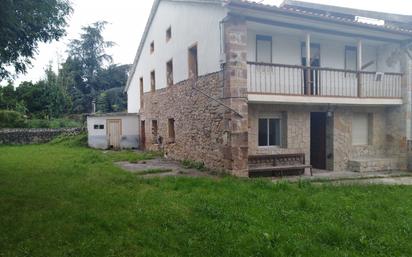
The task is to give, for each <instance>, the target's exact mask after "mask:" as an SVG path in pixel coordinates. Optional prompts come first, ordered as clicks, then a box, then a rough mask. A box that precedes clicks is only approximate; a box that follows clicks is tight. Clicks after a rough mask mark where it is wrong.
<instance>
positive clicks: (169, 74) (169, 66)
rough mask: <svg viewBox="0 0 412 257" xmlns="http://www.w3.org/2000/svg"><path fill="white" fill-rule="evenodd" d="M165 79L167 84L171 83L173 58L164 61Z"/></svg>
mask: <svg viewBox="0 0 412 257" xmlns="http://www.w3.org/2000/svg"><path fill="white" fill-rule="evenodd" d="M166 81H167V85H168V86H172V85H173V60H170V61H168V62H167V63H166Z"/></svg>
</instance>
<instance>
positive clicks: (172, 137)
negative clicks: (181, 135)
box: [167, 118, 176, 143]
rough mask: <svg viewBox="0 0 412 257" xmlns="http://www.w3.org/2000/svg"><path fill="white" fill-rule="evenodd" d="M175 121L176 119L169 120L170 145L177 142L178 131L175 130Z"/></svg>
mask: <svg viewBox="0 0 412 257" xmlns="http://www.w3.org/2000/svg"><path fill="white" fill-rule="evenodd" d="M175 123H176V121H175V119H174V118H169V119H168V120H167V130H168V131H167V132H168V137H169V141H170V143H174V142H175V138H176V130H175Z"/></svg>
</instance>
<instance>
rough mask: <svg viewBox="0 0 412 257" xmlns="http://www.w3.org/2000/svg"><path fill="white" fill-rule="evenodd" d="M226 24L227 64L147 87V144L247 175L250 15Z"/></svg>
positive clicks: (174, 155) (144, 116)
mask: <svg viewBox="0 0 412 257" xmlns="http://www.w3.org/2000/svg"><path fill="white" fill-rule="evenodd" d="M224 30H225V37H224V42H225V44H224V47H225V53H226V62H225V64H224V68H223V70H222V71H220V72H217V73H213V74H209V75H205V76H202V77H199V78H197V79H189V80H187V81H183V82H180V83H178V84H176V85H173V86H170V87H168V88H165V89H160V90H157V91H155V92H149V93H145V94H144V95H143V97H142V98H143V99H142V101H143V102H142V103H143V105H142V106H143V108H141V111H140V114H141V120H142V121H144V124H145V142H146V143H145V145H146V149H151V150H157V149H159V148H160V149H162V150H164V151H165V154H166V155H167V156H168V157H170V158H173V159H177V160H183V159H192V160H196V161H203V162H204V163H205V164H206V165H207V166H208V167H211V168H215V169H225V170H229V171H231V173H232V174H233V175H236V176H243V177H246V176H248V146H249V145H248V102H247V72H246V70H247V69H246V66H247V64H246V52H247V34H246V33H247V27H246V21H245V20H243V19H238V18H233V17H231V18H228V19H227V20H225V22H224ZM193 86H194V87H193ZM196 88H198V89H200V91H201V92H199V91H198V90H196ZM209 96H210V97H212V98H214V99H216V100H217V101H215V100H213V99H212V98H210V97H209ZM170 120H173V121H174V127H175V136H174V138H169V130H168V126H169V121H170ZM153 121H155V122H154V123H153ZM155 126H157V133H156V131H154V130H155V128H154V127H155ZM158 136H160V138H161V140H158V138H159V137H158Z"/></svg>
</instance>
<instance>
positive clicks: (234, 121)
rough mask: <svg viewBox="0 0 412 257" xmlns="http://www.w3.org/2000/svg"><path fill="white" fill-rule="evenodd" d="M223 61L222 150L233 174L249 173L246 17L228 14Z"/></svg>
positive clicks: (225, 23)
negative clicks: (224, 107)
mask: <svg viewBox="0 0 412 257" xmlns="http://www.w3.org/2000/svg"><path fill="white" fill-rule="evenodd" d="M224 31H225V36H224V42H225V53H226V63H225V68H224V76H225V78H224V80H225V84H224V91H223V94H224V95H223V97H224V99H225V100H224V101H225V103H226V105H228V106H230V108H231V109H232V110H233V111H231V110H226V113H225V128H226V131H228V132H229V134H230V137H229V141H228V145H227V147H226V149H225V150H224V153H225V156H224V157H225V158H224V159H225V161H226V165H225V167H227V168H228V169H229V170H231V171H232V173H233V174H234V175H236V176H241V177H247V176H248V175H249V173H248V99H247V63H246V61H247V26H246V20H245V19H242V18H239V17H234V16H228V18H227V19H226V20H225V21H224Z"/></svg>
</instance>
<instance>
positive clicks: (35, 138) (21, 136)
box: [0, 128, 84, 145]
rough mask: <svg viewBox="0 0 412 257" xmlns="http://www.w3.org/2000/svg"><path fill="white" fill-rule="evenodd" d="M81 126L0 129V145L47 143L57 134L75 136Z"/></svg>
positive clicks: (80, 129)
mask: <svg viewBox="0 0 412 257" xmlns="http://www.w3.org/2000/svg"><path fill="white" fill-rule="evenodd" d="M83 131H84V129H82V128H59V129H32V128H30V129H27V128H21V129H0V145H2V144H3V145H25V144H39V143H47V142H49V141H51V140H53V139H54V138H56V137H57V136H60V135H69V136H75V135H78V134H80V133H81V132H83Z"/></svg>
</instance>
